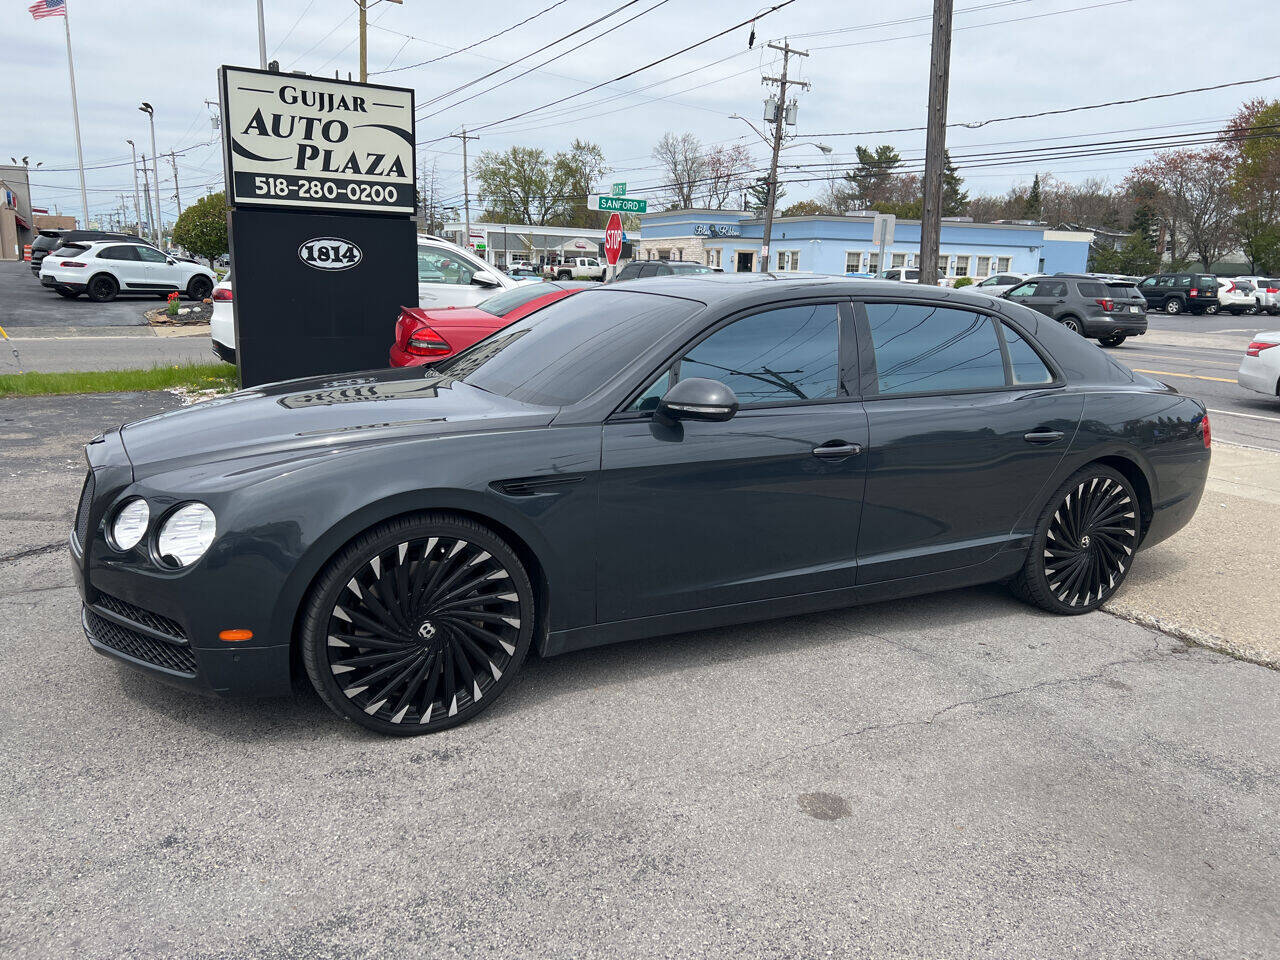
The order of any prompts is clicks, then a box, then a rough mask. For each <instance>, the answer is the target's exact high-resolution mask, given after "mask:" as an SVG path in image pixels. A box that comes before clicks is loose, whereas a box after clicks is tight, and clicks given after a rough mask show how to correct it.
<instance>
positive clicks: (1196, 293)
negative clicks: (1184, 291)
mask: <svg viewBox="0 0 1280 960" xmlns="http://www.w3.org/2000/svg"><path fill="white" fill-rule="evenodd" d="M1191 296H1193V297H1198V296H1200V291H1199V290H1197V289H1196V288H1195V287H1192V288H1191Z"/></svg>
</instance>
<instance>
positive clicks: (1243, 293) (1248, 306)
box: [1210, 278, 1257, 317]
mask: <svg viewBox="0 0 1280 960" xmlns="http://www.w3.org/2000/svg"><path fill="white" fill-rule="evenodd" d="M1256 290H1257V288H1256V287H1255V286H1254V285H1253V284H1252V283H1250V282H1249V281H1248V280H1239V279H1236V280H1224V279H1222V278H1219V279H1218V309H1219V310H1224V311H1226V312H1227V313H1229V314H1231V315H1232V316H1233V317H1238V316H1240V314H1242V313H1249V312H1251V311H1252V310H1255V309H1257V305H1256V303H1255V301H1254V292H1255V291H1256ZM1210 312H1216V311H1210Z"/></svg>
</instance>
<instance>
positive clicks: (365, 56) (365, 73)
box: [356, 0, 369, 83]
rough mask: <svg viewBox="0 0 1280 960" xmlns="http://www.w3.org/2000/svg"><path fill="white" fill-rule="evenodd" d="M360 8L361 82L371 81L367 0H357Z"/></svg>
mask: <svg viewBox="0 0 1280 960" xmlns="http://www.w3.org/2000/svg"><path fill="white" fill-rule="evenodd" d="M356 6H358V7H359V8H360V82H361V83H368V82H369V8H368V7H367V6H366V5H365V0H356Z"/></svg>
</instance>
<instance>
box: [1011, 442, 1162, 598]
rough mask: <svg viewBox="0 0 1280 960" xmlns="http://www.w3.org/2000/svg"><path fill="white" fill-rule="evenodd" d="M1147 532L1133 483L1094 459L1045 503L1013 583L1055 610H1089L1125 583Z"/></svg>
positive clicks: (1019, 591)
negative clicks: (1141, 538)
mask: <svg viewBox="0 0 1280 960" xmlns="http://www.w3.org/2000/svg"><path fill="white" fill-rule="evenodd" d="M1099 521H1103V522H1101V523H1100V522H1099ZM1141 533H1142V519H1141V515H1140V513H1139V511H1138V497H1137V495H1136V494H1135V493H1134V491H1133V486H1132V485H1131V484H1130V483H1129V481H1128V480H1126V479H1125V478H1124V476H1123V475H1122V474H1120V473H1119V472H1118V471H1116V470H1113V469H1111V468H1110V467H1107V466H1104V465H1102V464H1100V463H1093V464H1089V465H1088V466H1085V467H1083V468H1082V469H1080V470H1077V471H1076V472H1075V473H1074V474H1072V475H1071V476H1070V477H1068V478H1067V479H1066V480H1065V481H1064V482H1063V483H1062V485H1061V486H1059V487H1058V489H1057V490H1055V491H1054V493H1053V496H1051V497H1050V498H1049V500H1048V502H1047V503H1046V504H1045V506H1044V509H1043V510H1042V511H1041V512H1040V517H1039V519H1038V520H1037V522H1036V532H1035V534H1034V536H1033V537H1032V538H1031V548H1030V549H1029V550H1028V551H1027V559H1026V561H1025V562H1024V563H1023V566H1022V569H1021V570H1020V571H1018V573H1017V575H1016V576H1015V577H1014V578H1013V580H1012V581H1010V584H1009V587H1010V589H1011V590H1012V591H1013V593H1014V595H1015V596H1017V597H1018V598H1020V599H1022V600H1024V601H1026V602H1027V603H1030V604H1032V605H1034V606H1037V607H1039V608H1040V609H1042V610H1048V611H1049V612H1050V613H1057V614H1062V615H1066V616H1073V615H1076V614H1081V613H1089V612H1090V611H1091V610H1096V609H1098V607H1100V606H1102V604H1103V603H1105V602H1106V601H1107V600H1108V599H1109V598H1110V597H1111V596H1112V594H1114V593H1115V592H1116V591H1117V590H1118V589H1119V588H1120V585H1121V584H1123V583H1124V578H1125V577H1126V576H1127V575H1128V573H1129V569H1130V567H1131V566H1132V564H1133V554H1134V551H1135V550H1137V548H1138V542H1139V539H1140V537H1141ZM1082 589H1083V590H1084V592H1083V593H1081V590H1082Z"/></svg>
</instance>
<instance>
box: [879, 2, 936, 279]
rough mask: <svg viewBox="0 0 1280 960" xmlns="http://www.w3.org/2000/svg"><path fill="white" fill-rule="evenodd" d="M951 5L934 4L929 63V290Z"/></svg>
mask: <svg viewBox="0 0 1280 960" xmlns="http://www.w3.org/2000/svg"><path fill="white" fill-rule="evenodd" d="M951 3H952V0H933V53H932V55H931V57H930V62H929V120H928V126H927V128H926V132H925V142H924V211H923V213H922V215H921V217H920V281H919V282H920V283H927V284H929V285H930V286H937V284H938V247H939V245H940V244H941V242H942V238H941V234H942V172H943V165H944V163H945V156H946V154H945V151H946V148H947V86H948V83H949V81H950V76H951ZM881 268H882V269H883V264H881Z"/></svg>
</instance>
